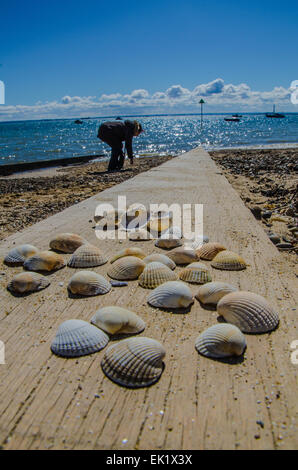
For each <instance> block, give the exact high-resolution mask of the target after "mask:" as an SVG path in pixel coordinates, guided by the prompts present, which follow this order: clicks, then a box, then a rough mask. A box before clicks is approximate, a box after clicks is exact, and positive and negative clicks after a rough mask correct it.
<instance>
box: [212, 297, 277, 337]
mask: <svg viewBox="0 0 298 470" xmlns="http://www.w3.org/2000/svg"><path fill="white" fill-rule="evenodd" d="M217 312H218V314H219V315H221V316H223V317H224V319H225V320H226V322H228V323H232V324H233V325H236V326H237V327H238V328H239V329H240V330H241V331H243V333H266V332H268V331H271V330H274V329H275V328H276V327H277V325H278V323H279V317H278V313H277V311H276V310H275V309H274V308H273V307H272V306H271V305H270V304H269V302H268V301H267V300H266V299H265V298H264V297H262V296H261V295H259V294H255V293H253V292H247V291H238V292H232V293H230V294H227V295H225V296H224V297H223V298H222V299H220V301H219V302H218V304H217Z"/></svg>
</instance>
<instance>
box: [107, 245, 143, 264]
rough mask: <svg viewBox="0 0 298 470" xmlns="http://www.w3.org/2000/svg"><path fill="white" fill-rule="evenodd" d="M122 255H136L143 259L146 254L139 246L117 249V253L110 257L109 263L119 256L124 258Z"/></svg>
mask: <svg viewBox="0 0 298 470" xmlns="http://www.w3.org/2000/svg"><path fill="white" fill-rule="evenodd" d="M124 256H136V257H137V258H140V259H143V258H145V256H146V255H145V253H144V251H143V250H142V249H141V248H138V247H134V246H132V247H130V248H125V249H123V250H121V251H119V253H117V254H116V255H115V256H113V258H111V260H110V263H114V261H116V260H117V259H120V258H124Z"/></svg>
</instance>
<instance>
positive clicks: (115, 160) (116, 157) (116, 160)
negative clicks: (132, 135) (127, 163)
mask: <svg viewBox="0 0 298 470" xmlns="http://www.w3.org/2000/svg"><path fill="white" fill-rule="evenodd" d="M100 140H102V141H103V142H105V143H106V144H108V145H109V146H110V147H111V148H112V155H111V158H110V161H109V166H108V171H112V170H121V168H122V167H123V164H124V153H123V148H122V142H121V141H119V142H115V141H113V142H111V141H109V140H108V139H100Z"/></svg>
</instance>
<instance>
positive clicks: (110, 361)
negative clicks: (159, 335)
mask: <svg viewBox="0 0 298 470" xmlns="http://www.w3.org/2000/svg"><path fill="white" fill-rule="evenodd" d="M164 356H165V350H164V348H163V346H162V345H161V344H160V343H159V342H158V341H156V340H154V339H151V338H146V337H133V338H128V339H124V340H123V341H120V342H119V343H116V344H113V345H112V346H110V347H109V348H108V349H107V350H106V352H105V354H104V357H103V359H102V361H101V367H102V370H103V372H104V373H105V375H106V376H107V377H109V378H110V379H111V380H112V381H113V382H116V383H117V384H119V385H123V386H125V387H129V388H140V387H148V386H149V385H152V384H154V383H155V382H157V381H158V379H159V378H160V376H161V374H162V372H163V369H164V364H163V361H162V360H163V358H164Z"/></svg>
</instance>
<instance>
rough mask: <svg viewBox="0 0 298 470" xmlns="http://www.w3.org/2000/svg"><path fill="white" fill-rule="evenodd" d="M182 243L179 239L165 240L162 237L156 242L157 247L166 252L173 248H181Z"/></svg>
mask: <svg viewBox="0 0 298 470" xmlns="http://www.w3.org/2000/svg"><path fill="white" fill-rule="evenodd" d="M181 245H182V242H181V240H179V239H178V238H168V237H166V238H163V237H160V238H158V240H156V242H155V246H157V247H158V248H162V249H164V250H171V249H172V248H177V246H181Z"/></svg>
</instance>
